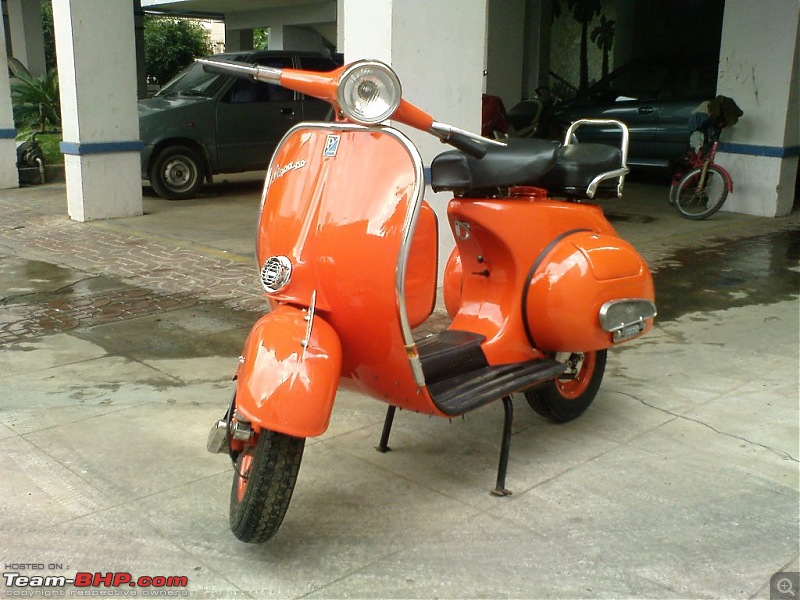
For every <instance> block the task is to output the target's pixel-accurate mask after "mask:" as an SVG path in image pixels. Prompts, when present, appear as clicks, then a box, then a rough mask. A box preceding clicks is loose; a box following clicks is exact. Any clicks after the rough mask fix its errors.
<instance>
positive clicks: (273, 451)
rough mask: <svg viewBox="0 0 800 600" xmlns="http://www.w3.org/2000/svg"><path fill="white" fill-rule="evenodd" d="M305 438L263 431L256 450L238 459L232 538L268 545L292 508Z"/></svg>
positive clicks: (233, 500) (234, 490)
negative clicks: (290, 505)
mask: <svg viewBox="0 0 800 600" xmlns="http://www.w3.org/2000/svg"><path fill="white" fill-rule="evenodd" d="M305 443H306V440H305V438H296V437H292V436H288V435H284V434H282V433H278V432H275V431H270V430H268V429H262V430H261V433H260V434H259V435H258V440H257V442H256V444H255V445H254V446H249V447H248V448H246V449H245V450H244V451H242V452H241V453H240V454H239V456H238V457H237V459H236V471H235V472H234V474H233V485H232V486H231V503H230V525H231V531H233V534H234V535H235V536H236V537H237V538H239V539H240V540H242V541H243V542H252V543H260V542H266V541H267V540H268V539H270V538H271V537H272V536H273V535H275V533H276V532H277V531H278V528H279V527H280V526H281V523H282V522H283V517H284V516H285V515H286V511H287V509H288V508H289V501H290V500H291V499H292V492H293V491H294V485H295V482H296V481H297V474H298V472H299V471H300V462H301V460H302V459H303V449H304V447H305Z"/></svg>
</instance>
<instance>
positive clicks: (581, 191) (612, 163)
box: [538, 144, 622, 196]
mask: <svg viewBox="0 0 800 600" xmlns="http://www.w3.org/2000/svg"><path fill="white" fill-rule="evenodd" d="M621 167H622V153H621V152H620V149H619V148H615V147H614V146H607V145H605V144H569V145H568V146H563V147H562V148H560V149H559V150H558V156H557V158H556V163H555V165H554V166H553V168H552V169H550V170H549V171H548V172H547V173H545V174H544V176H543V177H542V178H541V179H540V180H539V182H538V185H540V186H541V187H544V188H546V189H548V190H551V191H553V192H559V193H563V194H566V195H569V196H585V195H586V188H587V187H588V186H589V184H590V183H591V182H592V179H594V178H595V177H597V176H598V175H600V174H601V173H607V172H609V171H614V170H616V169H619V168H621ZM616 190H617V179H608V180H606V181H604V182H603V183H601V184H600V186H599V188H598V191H600V192H601V193H603V195H605V194H613V195H614V196H616V194H617V191H616Z"/></svg>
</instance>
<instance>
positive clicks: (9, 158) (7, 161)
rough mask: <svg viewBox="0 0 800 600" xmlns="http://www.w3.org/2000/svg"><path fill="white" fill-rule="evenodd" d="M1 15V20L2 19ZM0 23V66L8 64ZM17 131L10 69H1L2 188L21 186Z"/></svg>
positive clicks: (4, 34) (4, 39) (0, 157)
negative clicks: (12, 103) (9, 77)
mask: <svg viewBox="0 0 800 600" xmlns="http://www.w3.org/2000/svg"><path fill="white" fill-rule="evenodd" d="M2 18H3V17H2V15H0V19H2ZM3 25H4V23H3V22H2V21H0V64H6V62H7V61H8V54H7V52H6V33H5V27H4V26H3ZM16 138H17V130H16V128H15V127H14V112H13V110H12V108H11V85H10V83H9V79H8V69H0V188H1V189H8V188H14V187H17V186H19V176H18V174H17V142H16Z"/></svg>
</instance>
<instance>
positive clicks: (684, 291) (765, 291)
mask: <svg viewBox="0 0 800 600" xmlns="http://www.w3.org/2000/svg"><path fill="white" fill-rule="evenodd" d="M654 279H655V286H656V304H657V306H658V320H659V321H669V320H673V319H676V318H678V317H680V316H681V315H684V314H687V313H691V312H704V311H711V310H724V309H726V308H733V307H737V306H749V305H754V304H770V303H773V302H779V301H781V300H786V299H790V298H794V297H797V296H798V294H799V293H800V229H793V230H787V231H780V232H776V233H770V234H766V235H759V236H754V237H749V238H739V239H736V240H734V241H720V242H719V243H717V242H716V241H715V243H714V245H713V246H709V247H707V248H698V247H693V248H682V249H680V250H678V251H676V252H675V254H673V255H672V256H671V257H669V259H668V260H667V261H665V262H664V263H663V266H661V267H660V268H659V269H658V271H657V272H656V273H654Z"/></svg>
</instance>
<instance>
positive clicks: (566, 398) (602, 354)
mask: <svg viewBox="0 0 800 600" xmlns="http://www.w3.org/2000/svg"><path fill="white" fill-rule="evenodd" d="M565 355H566V356H564V357H563V358H564V362H567V363H568V364H571V365H573V366H572V368H570V369H568V370H567V371H566V372H565V373H564V374H563V375H562V376H561V377H559V378H558V379H556V380H554V381H548V382H546V383H543V384H541V385H538V386H536V387H534V388H531V389H529V390H525V399H526V400H527V401H528V404H530V406H531V408H532V409H533V410H535V411H536V412H537V413H538V414H540V415H542V416H543V417H545V418H546V419H550V420H551V421H553V422H555V423H566V422H567V421H572V420H573V419H577V418H578V417H579V416H581V415H582V414H583V413H584V411H585V410H586V409H587V408H589V405H590V404H591V403H592V401H593V400H594V398H595V396H597V391H598V390H599V389H600V384H601V383H602V381H603V374H604V373H605V370H606V358H607V355H608V351H607V350H597V351H596V352H572V353H565ZM561 359H562V357H561V356H556V360H561Z"/></svg>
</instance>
